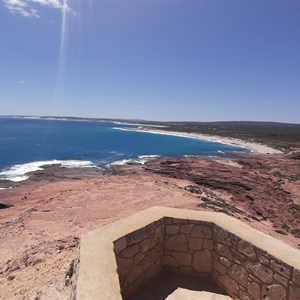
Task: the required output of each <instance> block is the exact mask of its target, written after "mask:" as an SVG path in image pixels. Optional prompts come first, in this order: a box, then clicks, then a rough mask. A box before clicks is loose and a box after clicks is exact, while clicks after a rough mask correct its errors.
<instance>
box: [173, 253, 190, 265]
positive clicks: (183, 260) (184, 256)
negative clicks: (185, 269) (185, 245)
mask: <svg viewBox="0 0 300 300" xmlns="http://www.w3.org/2000/svg"><path fill="white" fill-rule="evenodd" d="M172 256H173V257H174V258H175V259H176V260H177V262H178V263H179V265H180V266H190V265H191V262H192V255H191V254H190V253H184V252H173V253H172Z"/></svg>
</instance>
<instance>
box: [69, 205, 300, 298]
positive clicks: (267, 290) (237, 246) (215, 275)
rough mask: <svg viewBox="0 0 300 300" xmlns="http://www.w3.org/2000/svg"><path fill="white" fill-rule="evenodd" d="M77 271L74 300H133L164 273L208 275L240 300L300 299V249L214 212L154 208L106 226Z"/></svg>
mask: <svg viewBox="0 0 300 300" xmlns="http://www.w3.org/2000/svg"><path fill="white" fill-rule="evenodd" d="M74 267H75V270H74V276H73V278H72V293H71V295H70V299H72V300H75V299H77V300H90V299H99V300H107V299H113V300H122V299H123V300H124V299H130V297H131V296H132V295H133V294H134V293H135V292H136V291H137V290H138V289H140V288H143V285H144V284H145V283H146V282H147V281H148V280H150V279H151V278H152V277H155V276H156V275H157V274H158V273H159V272H160V271H161V270H162V269H167V270H170V271H173V272H175V273H181V274H185V275H197V276H198V277H199V280H203V279H202V278H203V276H209V277H210V278H212V279H213V280H214V281H215V282H216V283H217V284H218V285H219V286H220V287H221V288H223V289H224V290H225V291H226V292H227V293H228V294H229V295H230V296H231V297H232V298H234V299H242V300H256V299H265V300H267V299H268V300H279V299H285V300H300V251H299V250H296V249H294V248H291V247H289V246H288V245H286V244H284V243H282V242H280V241H278V240H276V239H274V238H272V237H270V236H268V235H266V234H264V233H262V232H259V231H257V230H255V229H253V228H251V227H249V226H248V225H246V224H245V223H243V222H241V221H239V220H236V219H234V218H231V217H229V216H227V215H225V214H220V213H215V212H201V211H193V210H184V209H175V208H166V207H153V208H150V209H147V210H145V211H143V212H140V213H138V214H135V215H133V216H130V217H128V218H126V219H123V220H119V221H117V222H114V223H111V224H108V225H106V226H103V227H100V228H98V229H96V230H94V231H91V232H88V233H86V234H85V235H83V236H82V237H81V241H80V249H79V255H78V256H77V259H76V260H75V264H74ZM193 278H194V277H193ZM120 291H121V293H120Z"/></svg>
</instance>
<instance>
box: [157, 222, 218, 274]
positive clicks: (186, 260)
mask: <svg viewBox="0 0 300 300" xmlns="http://www.w3.org/2000/svg"><path fill="white" fill-rule="evenodd" d="M212 235H213V226H212V223H208V222H201V221H192V220H180V219H173V218H165V241H164V251H163V258H162V265H163V267H164V268H165V269H167V270H170V271H173V272H175V273H181V274H188V275H195V276H197V275H198V276H201V277H208V276H210V274H211V273H212V254H213V249H214V243H213V240H212Z"/></svg>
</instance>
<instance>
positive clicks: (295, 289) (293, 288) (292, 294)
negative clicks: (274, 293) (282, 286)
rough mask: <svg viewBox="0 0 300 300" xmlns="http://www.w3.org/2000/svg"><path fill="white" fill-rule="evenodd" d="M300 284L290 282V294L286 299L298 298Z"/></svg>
mask: <svg viewBox="0 0 300 300" xmlns="http://www.w3.org/2000/svg"><path fill="white" fill-rule="evenodd" d="M299 295H300V286H297V285H295V284H292V283H290V294H289V299H288V300H299Z"/></svg>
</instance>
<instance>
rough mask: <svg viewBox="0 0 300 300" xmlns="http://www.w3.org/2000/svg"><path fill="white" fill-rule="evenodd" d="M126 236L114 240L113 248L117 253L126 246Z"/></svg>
mask: <svg viewBox="0 0 300 300" xmlns="http://www.w3.org/2000/svg"><path fill="white" fill-rule="evenodd" d="M126 245H127V243H126V237H124V236H123V237H121V238H120V239H118V240H116V241H115V242H114V250H115V253H119V252H120V251H122V250H123V249H125V248H126Z"/></svg>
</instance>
